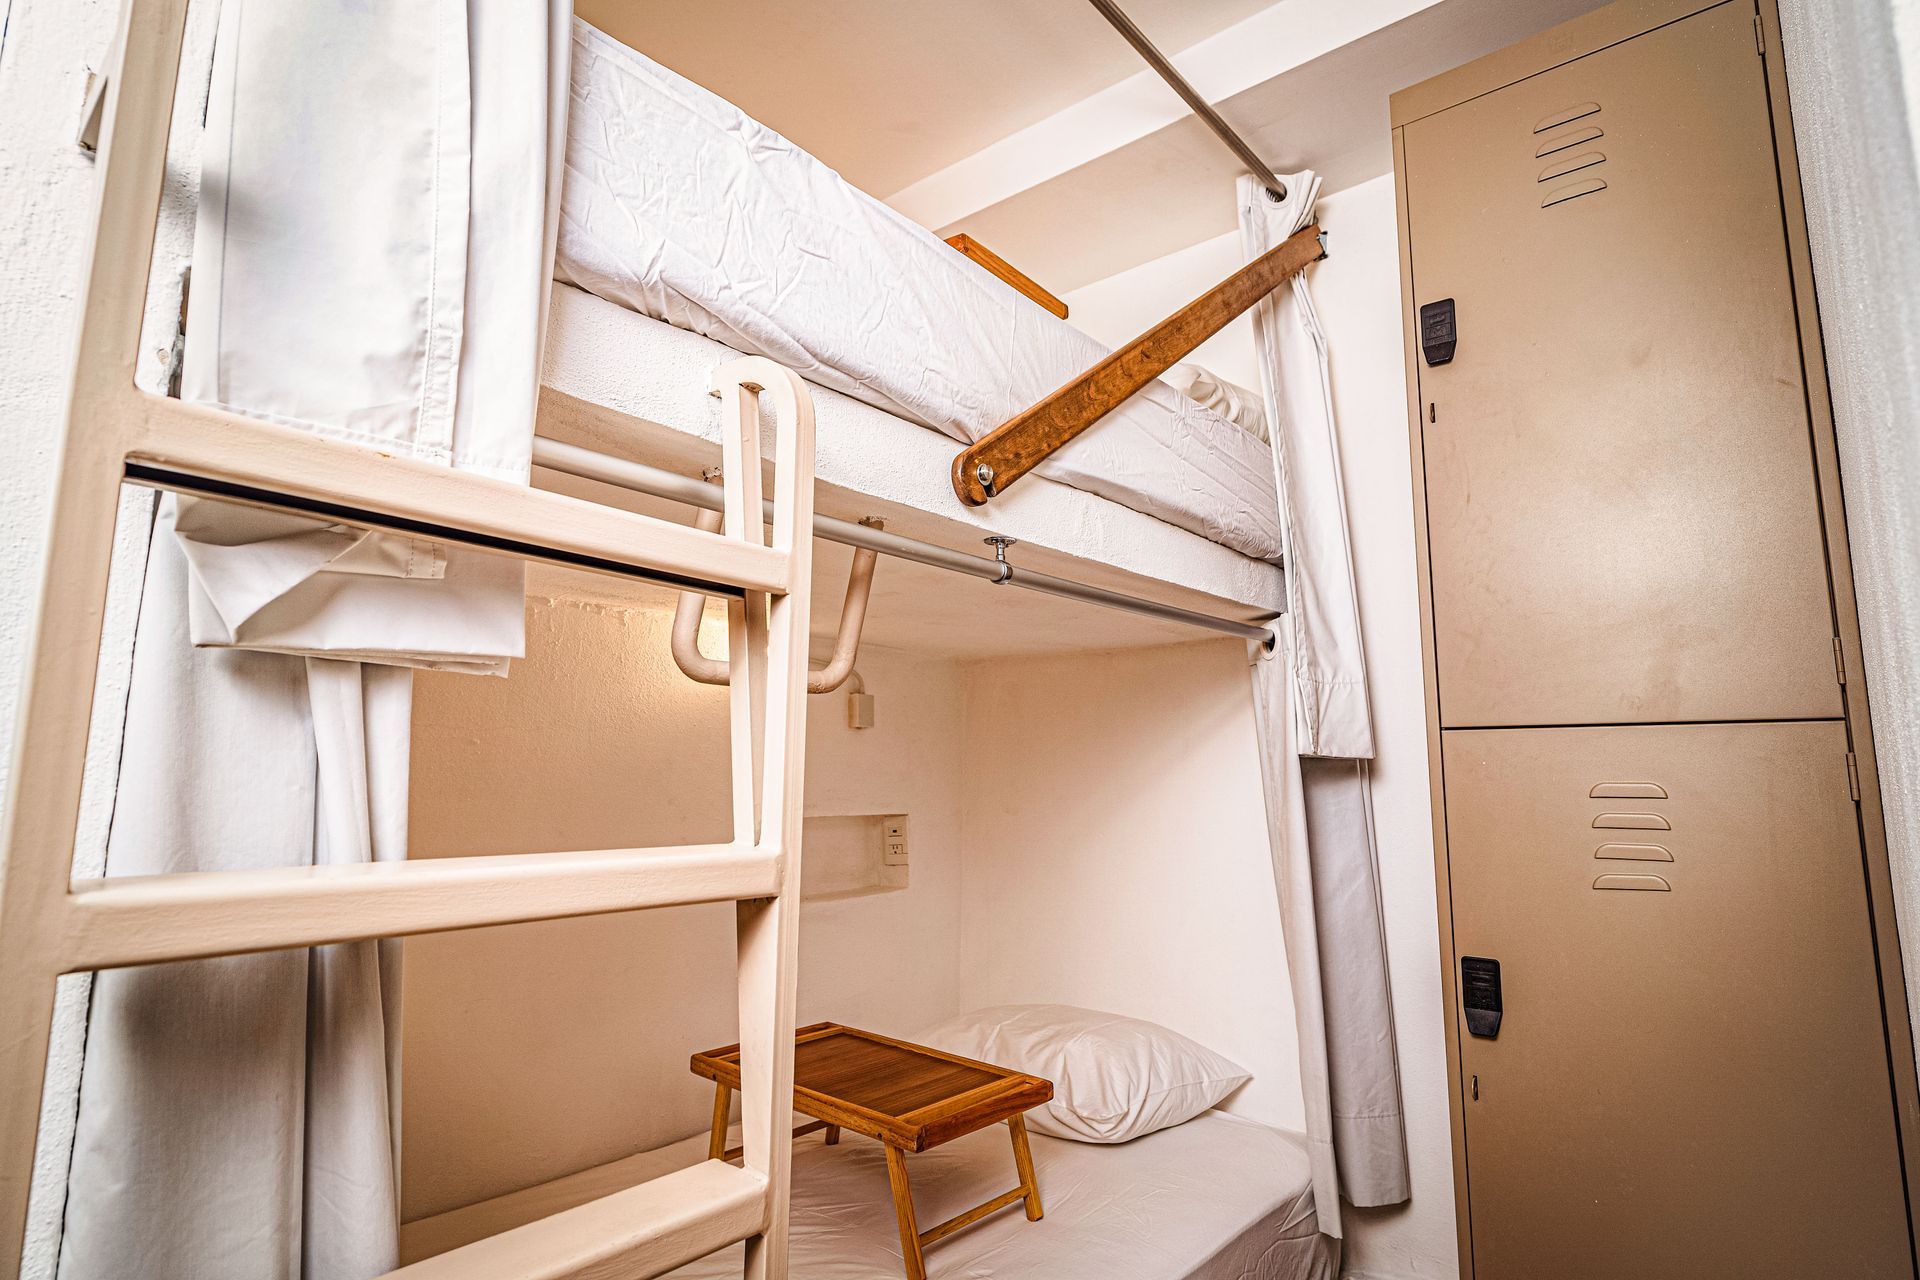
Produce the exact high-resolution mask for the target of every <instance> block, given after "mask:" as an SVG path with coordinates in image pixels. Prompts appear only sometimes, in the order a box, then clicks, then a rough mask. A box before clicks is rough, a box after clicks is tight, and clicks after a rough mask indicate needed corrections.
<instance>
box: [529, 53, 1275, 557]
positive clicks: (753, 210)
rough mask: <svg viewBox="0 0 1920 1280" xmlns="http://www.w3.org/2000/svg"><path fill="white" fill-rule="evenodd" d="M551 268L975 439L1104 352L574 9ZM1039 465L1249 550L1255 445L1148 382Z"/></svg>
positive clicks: (1261, 511)
mask: <svg viewBox="0 0 1920 1280" xmlns="http://www.w3.org/2000/svg"><path fill="white" fill-rule="evenodd" d="M573 52H574V60H573V86H572V101H571V106H570V110H571V118H570V121H569V125H568V140H567V160H566V164H567V172H566V185H565V196H564V199H563V202H562V209H561V224H560V242H559V258H558V262H557V264H556V269H555V274H556V275H557V276H558V277H559V278H560V279H562V280H565V281H567V282H569V283H573V284H577V285H579V286H580V287H581V288H584V289H587V290H589V291H590V292H593V293H596V294H599V295H600V296H602V297H604V298H607V299H609V300H611V301H614V302H618V303H620V304H621V305H623V306H626V307H629V308H631V309H633V310H635V311H638V312H640V313H641V314H643V315H648V316H652V317H654V318H656V319H660V320H665V321H667V322H668V323H670V324H673V325H677V326H679V327H680V328H683V329H689V330H692V331H693V332H695V333H699V334H702V335H705V336H706V337H709V338H713V339H716V340H718V341H720V342H723V343H725V344H726V345H727V346H729V347H732V348H734V349H736V350H739V351H745V352H750V353H754V354H759V355H766V356H769V357H771V358H773V359H774V360H777V361H779V362H780V363H781V364H784V365H786V366H788V367H789V368H792V369H793V370H794V371H795V372H797V373H798V374H800V376H802V377H804V378H806V379H807V380H808V381H810V382H815V383H818V384H819V385H821V386H825V387H831V388H833V389H834V390H837V391H841V392H844V393H846V394H848V395H850V396H853V397H855V398H857V399H860V400H863V401H866V402H867V403H869V404H872V405H875V406H876V407H878V408H881V409H885V410H886V411H887V412H889V413H892V414H895V415H897V416H899V417H903V418H906V419H908V420H910V421H913V422H917V423H919V424H921V425H923V426H927V427H931V428H933V429H934V430H936V431H940V432H942V433H944V434H946V435H948V436H950V437H952V438H953V439H955V440H960V441H971V440H977V439H979V438H980V437H981V436H983V435H985V434H986V433H987V432H988V431H991V430H992V429H993V428H994V427H996V426H998V425H999V424H1000V423H1002V422H1004V421H1005V420H1006V419H1007V418H1009V417H1011V416H1012V415H1013V414H1015V413H1017V412H1019V411H1020V410H1022V409H1024V408H1026V407H1027V406H1029V405H1031V404H1033V403H1034V402H1035V401H1037V400H1039V399H1040V398H1042V397H1043V396H1045V395H1046V394H1048V393H1049V392H1051V391H1053V390H1054V389H1055V388H1057V387H1059V386H1060V385H1062V384H1063V383H1065V382H1067V381H1068V380H1069V379H1071V378H1073V377H1075V376H1076V375H1078V374H1079V373H1081V372H1083V371H1084V370H1086V369H1087V368H1089V367H1091V366H1092V365H1093V364H1095V363H1097V362H1098V361H1099V360H1100V359H1101V358H1102V357H1104V356H1105V355H1107V354H1108V349H1107V348H1106V347H1104V346H1102V345H1101V344H1100V343H1098V342H1096V341H1094V340H1093V339H1092V338H1090V337H1088V336H1087V335H1086V334H1083V333H1081V332H1080V331H1079V330H1078V329H1075V328H1074V327H1073V326H1072V325H1070V324H1068V323H1066V322H1065V321H1063V320H1060V319H1058V318H1056V317H1055V316H1053V315H1051V314H1050V313H1048V312H1047V311H1045V310H1044V309H1042V308H1041V307H1039V306H1038V305H1037V304H1035V303H1034V302H1033V301H1031V300H1030V299H1028V298H1026V297H1023V296H1022V295H1021V294H1019V293H1018V292H1016V291H1015V290H1014V289H1012V288H1011V287H1009V286H1008V285H1006V284H1005V283H1003V282H1002V281H1000V280H999V279H997V278H996V277H994V276H992V275H990V274H989V273H987V272H986V271H984V270H982V269H981V268H980V267H978V266H977V265H975V264H974V263H972V262H970V261H968V260H967V259H966V258H965V257H963V256H962V255H960V254H958V253H956V252H954V251H953V250H952V249H951V248H949V247H948V246H947V245H945V244H943V243H942V242H941V241H940V240H939V239H938V238H937V237H935V236H934V235H933V234H932V233H931V232H929V231H927V230H926V229H925V228H923V227H921V226H919V225H918V224H916V223H914V222H912V221H911V220H909V219H907V218H905V217H903V216H902V215H900V214H898V213H896V212H894V211H893V210H892V209H889V208H888V207H887V206H885V205H883V204H881V203H880V202H879V201H877V200H875V199H873V198H872V197H870V196H868V195H866V194H864V193H862V192H860V191H858V190H856V189H855V188H853V187H852V186H850V185H849V184H848V183H846V182H845V181H844V180H842V179H841V178H840V176H839V175H838V174H836V173H834V172H833V171H832V170H831V169H829V168H827V166H825V165H824V164H821V163H820V162H819V161H818V160H816V159H814V158H813V157H812V156H810V155H808V154H807V153H806V152H805V151H802V150H801V149H800V148H798V147H796V146H794V145H793V144H792V143H790V142H788V141H787V140H786V139H784V138H782V137H780V136H779V135H778V134H776V133H774V132H773V131H772V130H770V129H767V128H765V127H764V126H762V125H760V124H758V123H757V122H755V121H753V120H752V119H750V118H748V117H747V116H746V115H744V114H743V113H741V111H740V110H739V109H738V108H737V107H735V106H733V105H732V104H731V103H729V102H727V101H725V100H724V99H722V98H719V97H716V96H715V95H714V94H712V93H709V92H707V91H706V90H705V89H702V88H701V87H700V86H698V85H696V84H694V83H692V82H691V81H688V80H686V79H683V78H682V77H680V76H678V75H675V74H674V73H673V72H672V71H669V70H667V69H666V68H664V67H662V66H660V65H658V64H657V63H654V62H653V61H651V60H649V59H648V58H646V57H644V56H643V55H641V54H639V53H636V52H635V51H634V50H632V49H629V48H627V47H626V46H624V45H622V44H620V43H619V42H618V41H616V40H613V39H612V38H610V37H608V36H606V35H603V34H602V33H601V32H599V31H597V30H595V29H594V28H592V27H590V26H587V25H586V24H585V23H580V22H576V23H575V27H574V50H573ZM1039 472H1040V474H1042V475H1046V476H1049V477H1051V478H1053V479H1055V480H1058V481H1061V482H1062V483H1065V484H1069V485H1072V486H1074V487H1075V488H1079V489H1084V490H1087V491H1088V492H1091V493H1095V494H1098V495H1100V496H1101V497H1104V498H1108V499H1110V500H1112V501H1114V502H1117V503H1120V504H1122V505H1124V506H1128V507H1132V508H1133V509H1135V510H1138V511H1143V512H1145V513H1146V514H1148V515H1151V516H1155V517H1157V518H1159V519H1161V520H1164V521H1166V522H1168V523H1169V524H1173V525H1177V526H1179V527H1181V528H1183V529H1187V530H1189V531H1191V532H1194V533H1198V534H1200V535H1202V536H1204V537H1206V538H1209V539H1211V540H1213V541H1215V542H1218V543H1221V544H1223V545H1225V546H1228V547H1232V548H1233V549H1234V550H1236V551H1239V552H1241V553H1242V554H1245V555H1250V556H1255V557H1258V558H1261V559H1273V558H1277V557H1278V556H1279V554H1280V519H1279V508H1278V505H1277V499H1276V497H1275V485H1274V475H1273V462H1272V454H1271V451H1270V450H1269V448H1268V446H1267V445H1266V444H1265V443H1264V442H1262V441H1260V440H1258V439H1257V438H1255V437H1254V436H1252V435H1251V434H1249V433H1248V432H1246V431H1245V430H1243V429H1241V428H1239V427H1236V426H1234V425H1233V424H1231V423H1229V422H1227V421H1226V420H1225V419H1224V418H1222V417H1220V416H1219V415H1218V414H1215V413H1213V412H1212V411H1210V410H1208V409H1205V408H1203V407H1201V406H1200V405H1199V404H1196V403H1194V402H1193V401H1192V400H1189V399H1188V398H1187V397H1185V396H1183V395H1181V394H1180V393H1179V392H1177V391H1175V390H1173V389H1172V388H1171V387H1169V386H1167V385H1165V384H1164V383H1158V382H1156V383H1153V384H1151V385H1149V386H1148V387H1147V388H1146V389H1144V390H1142V391H1141V392H1140V393H1139V394H1137V395H1135V396H1134V397H1133V398H1132V399H1130V400H1129V401H1128V402H1127V403H1126V404H1124V405H1122V406H1121V407H1120V408H1119V409H1117V410H1115V411H1114V412H1113V413H1112V414H1110V415H1108V417H1107V418H1106V419H1105V420H1103V421H1102V422H1100V423H1099V424H1097V425H1096V426H1095V427H1093V429H1092V430H1090V431H1088V432H1087V434H1085V435H1084V436H1082V437H1080V439H1078V440H1076V441H1074V442H1073V443H1072V444H1070V445H1068V446H1067V447H1065V448H1064V449H1062V450H1060V451H1059V452H1058V453H1056V454H1054V455H1053V456H1052V457H1051V458H1050V459H1048V460H1047V461H1046V462H1045V463H1043V464H1042V465H1041V466H1040V468H1039Z"/></svg>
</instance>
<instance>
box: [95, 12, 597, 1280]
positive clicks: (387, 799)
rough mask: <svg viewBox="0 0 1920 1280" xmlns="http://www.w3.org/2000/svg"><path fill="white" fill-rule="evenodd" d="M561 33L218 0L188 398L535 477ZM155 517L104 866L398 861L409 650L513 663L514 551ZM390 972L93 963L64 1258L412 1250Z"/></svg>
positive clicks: (453, 659) (283, 956)
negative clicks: (402, 1239)
mask: <svg viewBox="0 0 1920 1280" xmlns="http://www.w3.org/2000/svg"><path fill="white" fill-rule="evenodd" d="M570 19H571V12H570V5H568V4H566V3H564V0H562V2H560V3H547V4H526V3H516V2H515V0H425V2H422V0H377V2H376V3H371V4H363V5H350V6H341V5H333V4H325V3H320V2H319V0H303V2H298V3H288V2H287V0H226V4H225V6H224V8H223V10H222V13H221V20H220V33H219V40H218V44H217V49H216V54H215V61H214V68H213V79H212V86H211V91H210V94H209V103H208V112H207V130H206V137H205V139H204V142H203V157H204V162H203V169H202V178H201V189H200V212H199V219H198V226H197V230H196V238H195V248H194V272H193V278H192V295H191V302H190V306H189V320H188V333H187V346H186V351H187V363H186V369H185V375H184V385H183V393H184V394H185V395H186V396H187V397H188V398H190V399H195V400H201V401H206V402H210V403H216V404H221V405H224V406H226V407H229V408H232V409H235V410H237V411H240V412H244V413H249V414H253V415H255V416H260V417H266V418H271V419H274V420H277V421H281V422H286V423H291V424H294V425H299V426H303V427H307V428H309V429H311V430H314V431H317V432H320V433H322V434H324V435H328V436H331V437H334V438H336V439H340V440H344V441H349V442H352V443H356V444H363V445H371V446H375V447H378V448H380V449H381V450H383V451H385V452H389V453H393V454H400V455H405V456H411V457H415V458H421V459H427V460H432V461H436V462H440V463H443V464H445V465H448V466H452V467H458V468H462V469H466V470H474V471H481V472H485V473H488V474H492V475H496V476H500V477H503V478H509V479H517V480H524V479H525V477H526V475H527V472H528V465H529V455H530V449H531V440H532V430H533V414H534V406H535V399H536V396H537V393H538V382H539V357H540V345H541V334H542V327H543V324H544V309H545V303H546V283H547V280H548V279H549V278H550V273H551V262H552V254H553V239H554V227H555V222H554V219H555V217H556V216H557V212H558V207H559V201H558V198H557V194H558V193H557V185H556V179H557V175H558V173H559V168H558V161H559V154H558V152H559V149H558V147H557V146H555V145H554V144H555V143H556V142H557V141H558V140H560V139H562V138H563V137H564V129H565V120H564V111H565V101H566V99H565V92H566V85H567V76H566V73H565V57H566V50H567V48H568V43H567V41H568V34H569V33H568V23H569V22H570ZM556 67H557V68H558V74H557V75H556ZM156 534H157V536H156V537H155V538H154V540H153V544H152V550H151V552H150V555H149V560H148V573H147V580H146V584H145V588H144V592H143V595H142V601H141V613H140V623H139V631H138V635H137V637H136V640H135V646H134V676H133V683H132V689H131V693H130V695H129V699H128V707H127V723H126V730H125V735H124V747H123V755H122V766H121V773H120V781H119V788H118V791H117V794H116V797H115V808H114V818H113V825H112V831H111V834H110V837H109V841H108V852H107V870H108V874H110V875H137V874H143V873H153V872H172V871H205V870H234V869H242V868H254V867H279V866H298V865H326V864H334V863H351V862H364V861H369V860H375V859H382V860H384V859H392V858H403V857H405V856H406V835H407V811H406V809H407V780H408V753H409V736H410V717H411V699H412V671H411V668H413V667H417V666H427V667H434V668H439V669H447V670H455V671H466V672H474V673H504V671H505V669H506V665H507V663H508V662H509V661H510V659H512V658H513V657H515V656H518V654H519V653H520V651H521V644H522V619H523V603H522V595H523V589H522V570H521V567H520V566H519V565H518V564H517V563H515V562H513V561H510V560H506V559H503V558H498V557H491V556H486V555H482V554H480V553H476V552H471V551H464V550H462V549H460V548H457V547H449V546H445V545H441V544H436V543H434V542H431V541H429V540H425V539H420V538H410V537H401V536H394V535H369V534H366V533H364V532H363V531H360V530H355V529H351V528H346V527H342V526H337V525H328V524H324V523H321V522H318V521H314V520H310V519H306V518H301V517H293V516H287V515H281V514H277V513H271V512H263V511H257V510H249V509H246V508H240V507H234V506H230V505H225V504H220V503H216V502H212V501H208V500H200V499H174V498H168V499H165V500H163V502H162V503H161V506H160V511H159V516H158V528H157V529H156ZM399 962H400V948H399V944H398V943H397V942H394V941H386V942H377V943H376V942H362V943H347V944H341V945H336V946H328V947H319V948H314V949H312V950H310V951H306V950H302V951H290V952H276V953H272V954H267V955H259V956H237V957H229V958H225V959H219V960H211V961H198V962H190V963H182V964H175V965H165V966H156V967H152V968H145V969H132V970H118V971H112V972H107V973H102V974H100V975H98V976H97V978H96V980H95V983H94V993H93V1004H92V1009H91V1013H90V1016H89V1023H88V1034H87V1045H86V1055H85V1062H84V1068H83V1071H82V1076H81V1083H80V1096H79V1115H78V1122H77V1132H76V1138H75V1149H74V1156H73V1162H72V1169H71V1173H70V1175H69V1181H68V1195H67V1216H66V1222H65V1230H64V1233H63V1237H62V1244H61V1260H60V1275H61V1276H62V1277H64V1278H65V1280H109V1278H112V1280H121V1278H123V1277H131V1276H141V1277H151V1278H154V1280H170V1278H172V1277H179V1278H181V1280H186V1278H188V1277H191V1278H193V1280H203V1278H204V1280H226V1278H228V1277H231V1278H232V1280H258V1278H261V1277H270V1278H279V1277H286V1278H294V1277H305V1278H307V1280H364V1278H365V1277H368V1276H372V1275H377V1274H379V1273H380V1272H383V1271H386V1270H389V1269H391V1268H392V1267H394V1266H395V1265H397V1263H398V1211H399V1188H400V1182H399V1134H400V1130H399V1124H398V1118H399V1094H398V1088H397V1086H398V1080H399V1075H398V1070H399V1048H400V1042H399V1029H400V1022H399V1017H400V1006H399V999H398V997H399Z"/></svg>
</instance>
